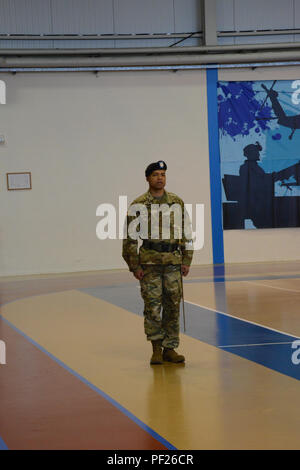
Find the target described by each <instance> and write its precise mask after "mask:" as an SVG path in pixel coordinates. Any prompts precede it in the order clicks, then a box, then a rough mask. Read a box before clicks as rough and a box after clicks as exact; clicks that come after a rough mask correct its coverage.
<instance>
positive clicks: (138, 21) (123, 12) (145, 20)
mask: <svg viewBox="0 0 300 470" xmlns="http://www.w3.org/2000/svg"><path fill="white" fill-rule="evenodd" d="M114 17H115V32H116V33H119V34H120V33H123V34H126V33H172V32H174V8H173V0H164V1H163V2H162V1H161V0H152V1H151V2H149V0H126V2H125V1H124V0H114Z"/></svg>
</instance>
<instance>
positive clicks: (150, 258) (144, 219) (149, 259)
mask: <svg viewBox="0 0 300 470" xmlns="http://www.w3.org/2000/svg"><path fill="white" fill-rule="evenodd" d="M136 204H141V205H142V207H141V209H143V210H142V211H135V213H134V215H133V214H132V212H131V211H130V209H133V205H136ZM154 204H158V205H163V204H164V205H165V208H166V210H169V208H170V207H171V206H173V204H176V206H177V207H178V209H179V213H178V216H176V215H175V213H174V212H173V210H171V211H170V212H169V219H167V218H166V219H164V216H163V215H162V213H160V214H159V212H158V207H157V211H154V212H153V210H155V209H156V208H155V207H153V208H151V206H152V205H154ZM135 207H138V206H135ZM174 207H175V206H173V208H174ZM133 212H134V211H133ZM137 219H139V223H137ZM163 220H164V221H166V220H167V221H168V223H167V225H168V226H169V233H168V234H167V235H168V237H164V238H163V237H162V236H163V235H165V233H166V232H164V231H163V228H164V223H165V222H163ZM131 223H133V225H134V227H135V228H136V229H137V227H139V230H136V231H137V232H140V235H139V236H137V235H136V236H135V238H134V237H133V236H132V232H131V229H130V228H132V224H131ZM151 224H152V225H151ZM184 224H185V225H184ZM141 226H143V227H144V229H145V230H144V231H142V230H141ZM180 229H181V232H180ZM177 230H179V231H177ZM155 231H156V234H155V236H153V232H155ZM186 234H188V237H187V236H186ZM138 238H139V239H140V240H143V239H147V240H149V241H151V242H165V243H177V244H179V245H180V249H179V250H176V251H173V252H158V251H156V250H153V249H148V248H145V247H144V246H141V247H140V250H139V251H138ZM122 256H123V258H124V260H125V261H126V263H127V265H128V267H129V270H130V271H132V272H135V271H136V270H137V269H141V265H142V264H184V265H187V266H190V264H191V262H192V258H193V244H192V232H191V222H190V219H189V216H188V214H187V212H186V210H185V209H184V202H183V201H182V199H180V198H179V197H178V196H176V194H173V193H169V192H167V191H165V192H164V195H163V196H162V198H160V199H157V198H155V197H153V196H152V195H151V193H150V191H149V190H148V191H147V192H146V193H144V194H143V195H142V196H140V197H138V198H136V199H135V200H134V201H133V202H132V203H131V204H130V207H129V209H128V213H127V226H125V233H124V239H123V250H122Z"/></svg>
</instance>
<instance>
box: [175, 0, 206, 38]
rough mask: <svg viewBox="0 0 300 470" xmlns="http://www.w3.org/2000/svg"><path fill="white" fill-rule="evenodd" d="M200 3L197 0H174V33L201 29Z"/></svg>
mask: <svg viewBox="0 0 300 470" xmlns="http://www.w3.org/2000/svg"><path fill="white" fill-rule="evenodd" d="M201 5H202V3H201V2H200V1H199V0H185V1H184V2H183V1H182V0H174V16H175V30H174V32H175V33H189V32H193V31H202V10H201Z"/></svg>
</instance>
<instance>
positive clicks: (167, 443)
mask: <svg viewBox="0 0 300 470" xmlns="http://www.w3.org/2000/svg"><path fill="white" fill-rule="evenodd" d="M0 320H3V321H4V322H5V323H7V324H8V325H9V326H10V327H11V328H12V329H13V330H15V331H16V332H17V333H19V334H20V335H21V336H23V337H24V338H25V339H27V341H29V342H30V343H31V344H32V345H33V346H35V347H37V348H38V349H39V350H40V351H42V352H43V353H45V354H46V355H47V356H48V357H50V358H51V359H52V360H53V361H55V362H56V363H57V364H59V365H60V366H61V367H63V368H64V369H65V370H67V371H68V372H70V373H71V374H73V375H74V376H75V377H76V378H77V379H79V380H81V382H83V383H84V384H85V385H87V386H88V387H90V388H91V389H92V390H94V392H96V393H98V394H99V395H101V396H102V397H103V398H105V400H107V401H108V402H109V403H111V404H112V405H113V406H115V407H116V408H117V409H118V410H119V411H121V412H122V413H124V414H125V415H126V416H127V417H128V418H129V419H131V420H132V421H134V422H135V423H136V424H137V425H138V426H139V427H140V428H142V429H143V430H144V431H146V432H147V433H148V434H150V435H151V436H152V437H154V439H156V440H157V441H158V442H160V443H161V444H163V445H164V446H165V447H166V448H167V449H169V450H177V448H176V447H174V446H173V445H172V444H171V443H170V442H168V441H167V440H166V439H164V438H163V437H162V436H160V435H159V434H158V433H157V432H155V431H154V430H153V429H151V428H150V427H149V426H147V424H145V423H143V422H142V421H141V420H140V419H138V418H137V417H136V416H134V414H132V413H131V412H130V411H129V410H127V409H126V408H124V407H123V406H122V405H121V404H120V403H118V402H117V401H116V400H114V399H113V398H111V397H110V396H109V395H107V394H106V393H105V392H103V391H102V390H100V389H99V388H98V387H96V386H95V385H93V384H92V383H91V382H89V381H88V380H86V379H85V378H84V377H82V376H81V375H80V374H78V373H77V372H75V371H74V370H73V369H71V368H70V367H69V366H67V365H66V364H65V363H64V362H62V361H61V360H60V359H58V358H57V357H55V356H54V355H53V354H51V353H50V352H49V351H47V350H46V349H44V348H43V347H42V346H41V345H40V344H38V343H37V342H36V341H34V340H33V339H32V338H30V337H29V336H27V335H26V334H25V333H23V331H21V330H19V328H17V327H16V326H15V325H13V324H12V323H11V322H10V321H8V320H7V319H6V318H4V317H3V316H2V315H0ZM3 444H4V441H3ZM0 445H1V440H0ZM4 445H5V444H4Z"/></svg>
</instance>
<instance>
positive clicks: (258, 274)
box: [0, 261, 300, 450]
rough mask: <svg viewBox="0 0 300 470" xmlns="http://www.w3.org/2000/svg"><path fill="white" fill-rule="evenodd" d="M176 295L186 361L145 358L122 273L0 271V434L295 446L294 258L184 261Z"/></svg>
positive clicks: (26, 445)
mask: <svg viewBox="0 0 300 470" xmlns="http://www.w3.org/2000/svg"><path fill="white" fill-rule="evenodd" d="M184 296H185V311H186V332H185V333H184V332H183V331H182V332H181V345H180V348H179V349H178V351H179V352H182V353H183V354H184V355H185V356H186V363H185V364H178V365H175V364H169V363H166V364H163V365H160V366H150V364H149V358H150V355H151V344H150V343H149V342H147V341H146V339H145V336H144V331H143V313H142V312H143V304H142V300H141V298H140V292H139V284H138V282H137V281H136V280H135V279H134V278H133V276H132V275H131V274H130V273H128V272H125V271H106V272H103V271H102V272H89V273H76V274H60V275H44V276H19V277H11V278H3V277H2V278H0V300H1V316H0V340H1V341H4V342H5V346H6V363H5V364H0V403H1V405H0V448H2V449H115V450H117V449H136V450H140V449H153V450H156V449H166V448H167V449H180V450H183V449H299V448H300V444H299V442H300V439H299V434H300V431H299V429H300V409H299V406H298V401H299V393H300V382H299V378H300V364H299V365H298V364H297V361H294V362H293V361H292V357H294V358H295V357H296V358H297V354H296V353H297V350H295V349H293V342H294V341H295V340H297V339H299V338H300V311H299V305H300V261H298V262H293V263H286V262H282V263H268V264H259V263H252V264H238V265H228V266H226V268H225V272H224V269H223V267H222V266H220V267H217V268H215V269H214V268H213V267H208V266H204V267H192V269H191V273H190V275H189V276H188V277H187V278H185V280H184ZM298 348H299V349H300V346H298ZM293 354H294V356H293ZM295 354H296V356H295ZM299 358H300V354H299Z"/></svg>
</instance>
